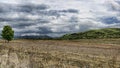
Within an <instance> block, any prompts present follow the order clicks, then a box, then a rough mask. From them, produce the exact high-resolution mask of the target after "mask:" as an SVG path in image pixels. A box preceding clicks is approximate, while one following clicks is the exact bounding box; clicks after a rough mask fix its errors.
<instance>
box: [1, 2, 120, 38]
mask: <svg viewBox="0 0 120 68" xmlns="http://www.w3.org/2000/svg"><path fill="white" fill-rule="evenodd" d="M118 2H119V3H118ZM5 3H6V4H7V5H6V4H5ZM0 4H3V5H2V6H0V9H1V10H0V24H2V25H1V26H0V27H1V28H2V26H3V25H5V24H10V25H12V26H14V29H15V31H16V32H19V33H21V34H22V33H23V35H25V34H26V35H28V33H26V32H27V31H30V32H33V33H29V34H34V32H35V34H39V33H46V34H48V35H52V34H53V35H55V36H59V35H62V34H65V33H72V32H80V31H85V30H89V29H95V28H105V27H120V26H119V23H120V14H119V13H120V1H119V0H69V1H66V0H1V1H0ZM111 17H114V18H115V19H113V21H107V22H104V21H103V20H106V19H105V18H107V20H108V19H109V18H111ZM114 20H117V21H114ZM20 27H21V28H20ZM38 28H41V30H40V29H38ZM33 30H34V31H33ZM22 31H24V32H22ZM25 31H26V32H25ZM40 31H41V32H40ZM47 31H48V32H47Z"/></svg>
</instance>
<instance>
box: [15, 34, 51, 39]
mask: <svg viewBox="0 0 120 68" xmlns="http://www.w3.org/2000/svg"><path fill="white" fill-rule="evenodd" d="M15 39H52V37H49V36H47V35H44V36H35V35H30V36H15Z"/></svg>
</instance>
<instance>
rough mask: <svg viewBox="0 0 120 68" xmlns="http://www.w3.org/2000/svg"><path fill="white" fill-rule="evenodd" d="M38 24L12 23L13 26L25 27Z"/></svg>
mask: <svg viewBox="0 0 120 68" xmlns="http://www.w3.org/2000/svg"><path fill="white" fill-rule="evenodd" d="M33 25H36V24H35V23H19V24H13V25H11V26H12V27H13V28H17V29H25V27H28V26H33Z"/></svg>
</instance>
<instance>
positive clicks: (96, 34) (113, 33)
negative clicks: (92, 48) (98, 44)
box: [60, 28, 120, 40]
mask: <svg viewBox="0 0 120 68" xmlns="http://www.w3.org/2000/svg"><path fill="white" fill-rule="evenodd" d="M104 38H120V28H104V29H97V30H89V31H86V32H79V33H73V34H66V35H64V36H62V37H61V38H60V39H65V40H72V39H104Z"/></svg>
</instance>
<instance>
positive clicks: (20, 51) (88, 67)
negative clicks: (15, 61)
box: [0, 39, 120, 68]
mask: <svg viewBox="0 0 120 68" xmlns="http://www.w3.org/2000/svg"><path fill="white" fill-rule="evenodd" d="M0 44H1V45H2V46H0V53H1V54H2V53H5V52H4V50H9V52H10V53H16V54H17V56H18V58H19V61H20V62H21V63H22V62H23V61H25V60H28V61H29V67H30V68H120V39H92V40H88V39H83V40H72V41H69V40H61V41H59V40H14V41H12V42H10V43H4V41H2V40H1V42H0Z"/></svg>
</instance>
